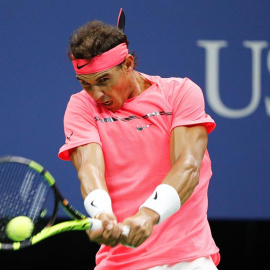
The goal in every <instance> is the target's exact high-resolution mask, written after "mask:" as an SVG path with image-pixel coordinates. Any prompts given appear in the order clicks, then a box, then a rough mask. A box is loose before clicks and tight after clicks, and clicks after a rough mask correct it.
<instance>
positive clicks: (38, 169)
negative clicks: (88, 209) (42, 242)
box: [0, 156, 85, 250]
mask: <svg viewBox="0 0 270 270" xmlns="http://www.w3.org/2000/svg"><path fill="white" fill-rule="evenodd" d="M59 205H62V206H63V208H64V210H65V212H66V213H67V214H68V215H69V216H70V217H71V218H72V219H83V218H85V216H84V215H83V214H81V213H80V212H78V211H77V210H76V209H74V208H73V207H72V206H71V205H70V204H69V203H68V201H67V200H65V199H64V198H63V196H62V195H61V193H60V192H59V189H58V188H57V186H56V184H55V179H54V178H53V176H52V175H51V174H50V173H49V171H47V170H45V169H44V167H43V166H41V165H40V164H38V163H37V162H35V161H33V160H30V159H26V158H23V157H18V156H5V157H1V158H0V250H1V249H2V250H3V249H7V250H10V249H13V250H16V249H20V248H23V247H26V246H31V245H32V244H33V239H36V238H35V236H36V235H38V234H40V232H41V231H44V229H45V228H48V227H51V226H52V225H53V224H54V222H55V219H56V217H57V213H58V209H59ZM17 216H27V217H29V218H30V219H31V221H32V222H33V225H34V228H33V231H32V234H31V236H30V237H28V238H27V239H25V240H23V241H20V242H19V243H18V242H14V241H13V240H11V239H9V237H8V236H7V233H6V228H7V224H8V223H9V221H10V220H12V219H13V218H15V217H17Z"/></svg>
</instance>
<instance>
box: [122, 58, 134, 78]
mask: <svg viewBox="0 0 270 270" xmlns="http://www.w3.org/2000/svg"><path fill="white" fill-rule="evenodd" d="M124 65H125V68H126V71H127V72H128V73H130V72H132V71H133V70H134V57H133V55H131V54H128V55H127V56H126V61H125V63H124Z"/></svg>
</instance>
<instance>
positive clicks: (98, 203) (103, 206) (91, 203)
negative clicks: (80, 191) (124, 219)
mask: <svg viewBox="0 0 270 270" xmlns="http://www.w3.org/2000/svg"><path fill="white" fill-rule="evenodd" d="M84 207H85V209H86V211H87V213H88V214H89V215H90V217H92V218H94V217H97V215H99V214H101V213H112V212H113V211H112V201H111V198H110V196H109V194H108V192H106V191H105V190H104V189H95V190H93V191H92V192H90V193H89V194H88V195H87V196H86V198H85V199H84Z"/></svg>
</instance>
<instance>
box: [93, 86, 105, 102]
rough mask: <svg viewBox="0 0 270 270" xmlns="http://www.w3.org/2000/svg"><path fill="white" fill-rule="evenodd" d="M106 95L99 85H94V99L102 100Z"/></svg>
mask: <svg viewBox="0 0 270 270" xmlns="http://www.w3.org/2000/svg"><path fill="white" fill-rule="evenodd" d="M103 96H104V93H103V91H102V90H101V89H100V87H98V86H93V87H92V97H93V99H94V100H100V99H102V97H103Z"/></svg>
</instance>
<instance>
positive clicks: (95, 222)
mask: <svg viewBox="0 0 270 270" xmlns="http://www.w3.org/2000/svg"><path fill="white" fill-rule="evenodd" d="M90 220H91V224H92V226H91V228H90V229H91V231H93V230H97V229H100V228H102V221H101V220H99V219H95V218H91V219H90ZM122 229H123V231H122V234H123V235H125V236H126V237H128V235H129V232H130V227H129V226H127V225H124V226H123V228H122Z"/></svg>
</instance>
